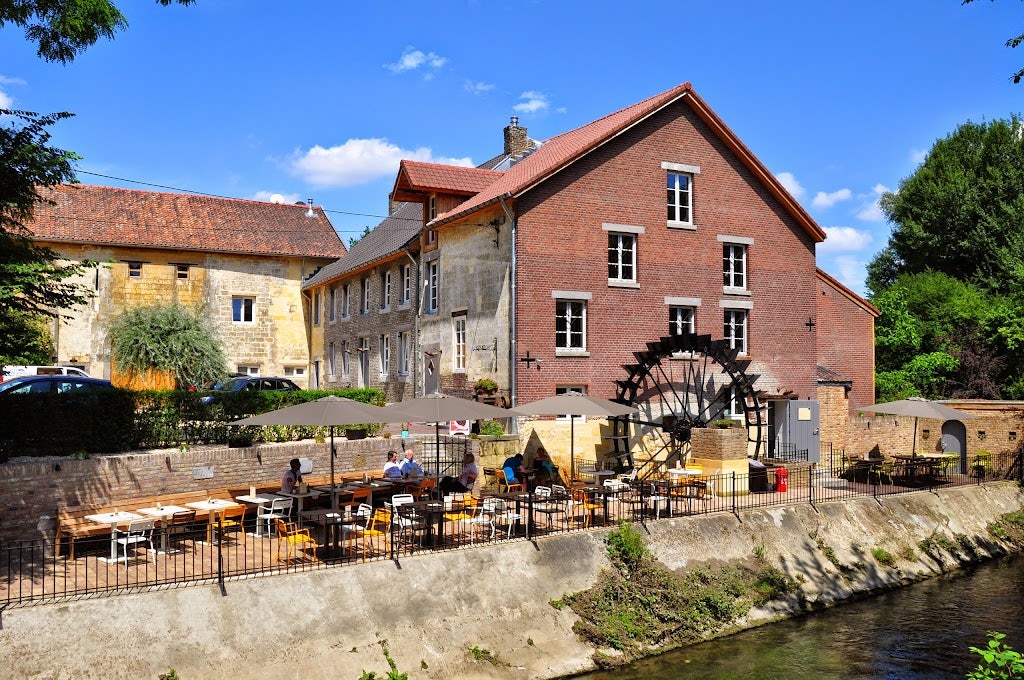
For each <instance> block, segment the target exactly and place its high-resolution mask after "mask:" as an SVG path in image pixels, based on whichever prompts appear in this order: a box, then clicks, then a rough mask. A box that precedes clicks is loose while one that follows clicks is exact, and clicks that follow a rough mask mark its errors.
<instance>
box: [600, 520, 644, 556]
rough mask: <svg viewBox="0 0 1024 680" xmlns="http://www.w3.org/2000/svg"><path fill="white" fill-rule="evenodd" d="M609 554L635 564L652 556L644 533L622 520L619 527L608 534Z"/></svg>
mask: <svg viewBox="0 0 1024 680" xmlns="http://www.w3.org/2000/svg"><path fill="white" fill-rule="evenodd" d="M607 544H608V556H609V557H611V559H612V560H615V561H618V562H622V563H624V564H626V565H635V564H637V563H638V562H640V561H641V560H643V559H645V558H647V557H649V556H650V552H649V551H648V550H647V545H646V544H645V543H644V537H643V535H642V534H641V533H640V532H639V531H637V529H636V527H634V526H633V525H632V524H631V523H629V522H627V521H625V520H621V521H620V522H619V528H618V529H615V530H614V531H611V532H610V533H609V534H608V539H607Z"/></svg>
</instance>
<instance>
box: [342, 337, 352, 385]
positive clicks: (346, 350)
mask: <svg viewBox="0 0 1024 680" xmlns="http://www.w3.org/2000/svg"><path fill="white" fill-rule="evenodd" d="M351 353H352V348H351V346H350V345H349V342H348V340H346V341H345V342H343V343H341V379H342V380H348V379H349V376H350V375H351V374H350V373H349V368H348V367H349V359H350V358H351V357H350V355H351Z"/></svg>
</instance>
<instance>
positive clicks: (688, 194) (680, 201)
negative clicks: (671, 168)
mask: <svg viewBox="0 0 1024 680" xmlns="http://www.w3.org/2000/svg"><path fill="white" fill-rule="evenodd" d="M692 184H693V175H691V174H689V173H683V172H669V173H668V221H669V222H678V223H681V224H692V223H693V219H692V216H693V215H692V213H693V190H692V189H693V187H692Z"/></svg>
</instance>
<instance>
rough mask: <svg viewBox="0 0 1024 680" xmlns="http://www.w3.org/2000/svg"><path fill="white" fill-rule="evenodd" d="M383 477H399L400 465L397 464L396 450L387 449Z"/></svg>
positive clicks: (400, 472)
mask: <svg viewBox="0 0 1024 680" xmlns="http://www.w3.org/2000/svg"><path fill="white" fill-rule="evenodd" d="M384 477H386V478H387V479H401V477H402V466H401V465H399V464H398V451H394V450H392V451H388V462H386V463H384Z"/></svg>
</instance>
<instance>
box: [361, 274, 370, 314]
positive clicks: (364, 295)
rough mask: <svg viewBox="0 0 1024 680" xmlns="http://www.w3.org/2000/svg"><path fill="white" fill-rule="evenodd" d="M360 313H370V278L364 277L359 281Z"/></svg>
mask: <svg viewBox="0 0 1024 680" xmlns="http://www.w3.org/2000/svg"><path fill="white" fill-rule="evenodd" d="M359 313H360V314H369V313H370V279H362V280H361V281H360V282H359Z"/></svg>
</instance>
